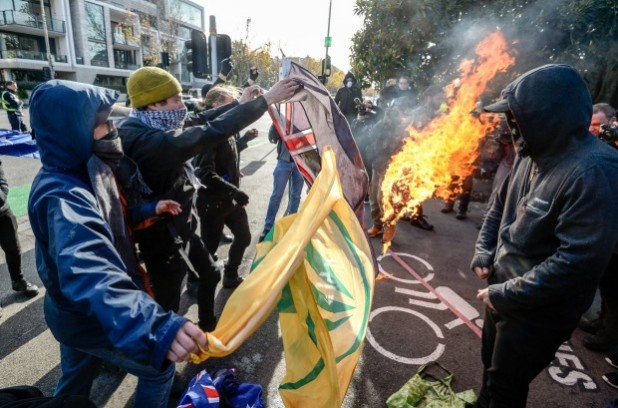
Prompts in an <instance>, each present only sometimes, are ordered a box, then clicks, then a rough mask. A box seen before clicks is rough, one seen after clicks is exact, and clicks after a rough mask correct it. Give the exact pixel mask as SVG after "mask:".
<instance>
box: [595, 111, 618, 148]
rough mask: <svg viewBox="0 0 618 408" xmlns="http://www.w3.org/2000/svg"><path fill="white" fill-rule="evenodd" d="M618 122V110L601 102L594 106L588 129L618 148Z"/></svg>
mask: <svg viewBox="0 0 618 408" xmlns="http://www.w3.org/2000/svg"><path fill="white" fill-rule="evenodd" d="M615 122H616V110H615V109H614V108H613V107H612V106H611V105H610V104H608V103H604V102H600V103H595V104H594V105H593V106H592V118H591V119H590V126H589V127H588V130H589V131H590V133H592V134H593V135H595V136H596V137H598V138H599V139H601V140H602V141H604V142H605V143H607V144H609V145H610V146H612V147H616V148H618V129H617V128H616V126H614V123H615Z"/></svg>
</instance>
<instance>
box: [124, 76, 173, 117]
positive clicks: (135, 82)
mask: <svg viewBox="0 0 618 408" xmlns="http://www.w3.org/2000/svg"><path fill="white" fill-rule="evenodd" d="M127 92H128V94H129V99H130V100H131V106H133V107H134V108H142V107H144V106H146V105H150V104H153V103H157V102H161V101H164V100H166V99H167V98H169V97H172V96H174V95H178V94H179V93H181V92H182V87H181V86H180V82H178V80H177V79H176V78H174V76H173V75H172V74H170V73H169V72H167V71H165V70H163V69H161V68H157V67H142V68H140V69H138V70H137V71H135V72H134V73H133V74H132V75H131V76H130V77H129V80H128V81H127Z"/></svg>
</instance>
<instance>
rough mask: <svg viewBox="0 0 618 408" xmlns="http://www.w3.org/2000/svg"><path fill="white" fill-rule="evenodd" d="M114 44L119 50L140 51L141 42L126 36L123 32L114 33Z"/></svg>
mask: <svg viewBox="0 0 618 408" xmlns="http://www.w3.org/2000/svg"><path fill="white" fill-rule="evenodd" d="M113 34H114V35H113V36H112V43H113V46H114V48H115V49H118V50H136V49H139V47H140V43H139V41H137V40H135V39H133V38H130V37H129V36H126V35H125V34H124V33H122V32H118V31H113Z"/></svg>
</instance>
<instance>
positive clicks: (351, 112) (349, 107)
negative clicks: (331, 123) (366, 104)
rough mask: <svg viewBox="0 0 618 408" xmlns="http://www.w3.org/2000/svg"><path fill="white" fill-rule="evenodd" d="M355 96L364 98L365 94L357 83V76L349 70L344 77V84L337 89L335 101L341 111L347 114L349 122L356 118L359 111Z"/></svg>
mask: <svg viewBox="0 0 618 408" xmlns="http://www.w3.org/2000/svg"><path fill="white" fill-rule="evenodd" d="M354 98H358V99H360V100H362V99H363V94H362V93H361V90H360V88H359V87H358V86H357V85H356V77H355V76H354V74H352V73H351V72H348V73H347V74H346V75H345V77H344V78H343V86H342V87H341V88H339V89H338V90H337V94H336V95H335V103H336V104H337V106H339V110H341V113H343V114H344V115H345V117H346V119H347V120H348V123H352V120H353V119H354V118H356V114H357V113H358V111H357V109H356V102H354Z"/></svg>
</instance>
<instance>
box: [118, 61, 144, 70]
mask: <svg viewBox="0 0 618 408" xmlns="http://www.w3.org/2000/svg"><path fill="white" fill-rule="evenodd" d="M115 66H116V68H118V69H129V70H131V71H135V70H137V69H138V68H139V65H136V64H126V63H124V62H116V64H115Z"/></svg>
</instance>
